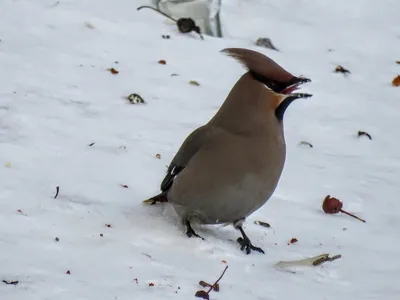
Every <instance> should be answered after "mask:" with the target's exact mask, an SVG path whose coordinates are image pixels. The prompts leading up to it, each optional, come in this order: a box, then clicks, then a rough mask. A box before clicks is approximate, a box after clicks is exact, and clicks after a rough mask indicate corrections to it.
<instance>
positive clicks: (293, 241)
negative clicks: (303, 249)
mask: <svg viewBox="0 0 400 300" xmlns="http://www.w3.org/2000/svg"><path fill="white" fill-rule="evenodd" d="M297 242H298V239H296V238H292V239H291V240H290V242H289V243H288V245H290V244H295V243H297Z"/></svg>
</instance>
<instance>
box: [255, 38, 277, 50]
mask: <svg viewBox="0 0 400 300" xmlns="http://www.w3.org/2000/svg"><path fill="white" fill-rule="evenodd" d="M256 46H259V47H264V48H268V49H271V50H275V51H279V50H278V49H277V48H276V47H275V46H274V45H273V44H272V41H271V39H269V38H258V39H257V41H256Z"/></svg>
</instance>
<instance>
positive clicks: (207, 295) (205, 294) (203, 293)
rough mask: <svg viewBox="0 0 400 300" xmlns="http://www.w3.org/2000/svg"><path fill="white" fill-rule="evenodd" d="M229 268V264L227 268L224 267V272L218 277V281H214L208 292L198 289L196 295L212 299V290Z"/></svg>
mask: <svg viewBox="0 0 400 300" xmlns="http://www.w3.org/2000/svg"><path fill="white" fill-rule="evenodd" d="M227 269H228V266H226V267H225V269H224V271H223V272H222V274H221V276H220V277H219V278H218V279H217V281H215V282H214V284H213V285H211V287H210V289H209V290H208V291H207V292H206V291H203V290H202V291H197V292H196V294H195V296H196V297H198V298H203V299H207V300H209V299H210V296H209V294H210V292H211V291H212V290H213V289H215V288H216V286H217V284H218V282H219V281H220V280H221V279H222V277H223V276H224V274H225V272H226V270H227Z"/></svg>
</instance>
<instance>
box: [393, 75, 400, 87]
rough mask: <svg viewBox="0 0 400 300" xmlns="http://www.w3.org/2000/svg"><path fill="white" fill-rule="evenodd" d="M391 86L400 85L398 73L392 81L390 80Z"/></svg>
mask: <svg viewBox="0 0 400 300" xmlns="http://www.w3.org/2000/svg"><path fill="white" fill-rule="evenodd" d="M392 85H393V86H400V75H397V76H396V77H395V78H394V79H393V81H392Z"/></svg>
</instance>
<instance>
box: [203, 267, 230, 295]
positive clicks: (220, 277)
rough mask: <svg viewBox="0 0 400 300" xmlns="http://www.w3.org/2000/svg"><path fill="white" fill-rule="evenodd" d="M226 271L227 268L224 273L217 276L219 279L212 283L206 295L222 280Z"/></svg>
mask: <svg viewBox="0 0 400 300" xmlns="http://www.w3.org/2000/svg"><path fill="white" fill-rule="evenodd" d="M227 269H228V266H226V267H225V269H224V271H223V272H222V274H221V276H219V278H218V279H217V281H216V282H214V284H213V285H212V286H211V287H210V289H209V290H208V292H207V294H209V293H210V292H211V291H212V289H213V288H214V287H215V285H216V284H217V283H218V282H219V281H220V280H221V279H222V277H223V276H224V274H225V272H226V270H227Z"/></svg>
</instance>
